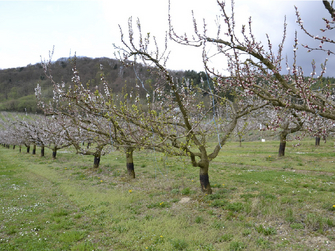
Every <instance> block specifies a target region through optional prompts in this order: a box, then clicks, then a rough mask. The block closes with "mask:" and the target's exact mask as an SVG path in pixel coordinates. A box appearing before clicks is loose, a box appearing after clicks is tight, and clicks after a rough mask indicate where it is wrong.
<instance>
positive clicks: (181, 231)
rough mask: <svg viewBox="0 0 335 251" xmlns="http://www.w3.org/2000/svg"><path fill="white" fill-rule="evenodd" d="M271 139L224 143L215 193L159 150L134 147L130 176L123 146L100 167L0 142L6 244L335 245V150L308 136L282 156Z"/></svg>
mask: <svg viewBox="0 0 335 251" xmlns="http://www.w3.org/2000/svg"><path fill="white" fill-rule="evenodd" d="M266 143H267V145H264V144H262V143H261V142H245V143H243V144H242V146H243V147H238V146H237V143H234V142H229V143H228V144H227V145H226V146H224V149H223V150H222V152H221V153H220V156H219V158H218V159H216V160H215V162H214V163H212V165H211V167H210V180H211V185H212V187H213V191H214V193H213V194H212V195H205V194H202V193H201V192H200V187H199V181H198V169H197V168H194V167H191V166H190V165H189V162H188V160H187V159H183V158H167V157H165V156H163V155H160V154H159V153H157V152H149V151H146V152H145V151H141V152H135V153H134V161H135V171H136V176H137V177H136V179H135V180H132V181H130V180H128V179H127V176H126V164H125V156H124V154H123V153H122V152H118V151H115V152H112V153H111V154H109V155H107V156H104V157H103V158H102V159H101V167H100V168H99V169H96V170H94V169H92V168H91V166H92V164H93V158H91V157H89V156H79V155H75V154H74V153H73V152H72V151H71V149H68V150H66V151H65V150H64V151H62V152H60V153H59V154H58V156H57V160H52V159H51V156H49V155H50V153H47V156H46V157H45V158H41V157H39V156H38V155H35V156H33V155H31V154H24V153H21V154H20V153H18V150H12V149H5V148H0V179H1V191H0V194H1V205H2V206H1V207H2V211H1V219H0V220H1V222H2V223H1V232H0V235H1V236H0V239H1V240H0V250H287V249H288V248H290V249H292V250H314V249H315V248H319V249H320V248H321V249H322V250H335V245H334V242H335V239H334V236H335V235H334V233H335V231H334V229H335V228H334V225H335V224H334V223H335V219H334V212H335V207H334V206H333V205H334V204H335V201H334V198H335V196H334V192H335V189H334V183H335V179H334V172H335V168H334V166H333V163H332V162H331V161H332V160H331V157H332V156H334V155H333V154H334V151H333V150H334V149H333V148H332V147H330V146H329V144H328V145H322V146H321V148H322V150H320V148H315V147H314V146H313V145H312V144H313V142H303V145H302V146H301V147H300V148H298V149H297V148H293V147H292V148H291V147H288V149H287V156H286V157H284V158H277V157H276V151H277V144H276V143H275V142H266ZM263 151H264V152H263ZM321 151H322V152H321ZM302 152H304V153H305V154H301V153H302ZM307 153H313V154H310V155H308V154H307ZM314 153H320V154H314ZM321 153H322V154H321ZM319 155H321V156H319ZM329 156H330V157H329ZM299 163H301V164H299ZM315 164H317V165H318V166H319V167H318V168H319V169H320V170H319V169H316V168H315ZM323 167H324V168H323Z"/></svg>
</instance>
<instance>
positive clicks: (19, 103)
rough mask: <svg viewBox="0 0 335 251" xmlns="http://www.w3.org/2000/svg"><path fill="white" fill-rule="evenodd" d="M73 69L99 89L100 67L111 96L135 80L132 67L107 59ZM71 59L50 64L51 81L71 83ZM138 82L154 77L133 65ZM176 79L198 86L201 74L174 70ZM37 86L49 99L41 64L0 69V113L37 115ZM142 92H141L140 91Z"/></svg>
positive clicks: (78, 61)
mask: <svg viewBox="0 0 335 251" xmlns="http://www.w3.org/2000/svg"><path fill="white" fill-rule="evenodd" d="M76 65H77V70H78V71H79V74H80V78H81V81H82V83H83V84H89V85H90V86H92V87H95V86H97V85H98V86H99V85H100V83H101V81H100V74H101V73H102V72H101V69H100V65H102V66H103V71H104V74H105V79H106V80H107V82H108V83H109V84H110V86H111V88H112V90H113V92H114V93H120V92H122V90H123V88H127V89H131V88H134V87H135V85H136V83H138V82H139V81H138V79H137V77H136V75H135V72H134V69H133V68H125V67H124V66H123V65H122V64H121V62H119V61H118V60H115V59H110V58H94V59H93V58H88V57H78V58H77V59H76ZM72 66H73V59H72V58H60V59H58V60H57V61H55V62H53V63H52V67H51V69H52V75H53V79H54V80H55V81H56V82H57V83H60V82H62V81H64V82H65V83H66V84H69V83H71V77H72ZM136 69H137V70H138V72H139V74H140V76H138V77H139V78H140V79H141V81H143V83H144V85H145V87H146V89H150V87H151V86H150V85H151V84H152V83H154V82H155V76H153V75H152V74H150V71H149V69H148V68H146V67H144V66H142V65H136ZM173 74H175V75H176V76H178V77H179V78H188V79H193V81H194V83H196V84H197V83H199V82H200V78H201V77H204V76H205V73H203V72H200V73H196V72H195V71H185V72H184V71H175V72H173ZM37 84H39V85H40V86H41V87H42V90H43V95H44V96H45V97H46V98H52V84H51V81H50V80H49V79H48V78H47V77H46V75H45V73H44V70H43V67H42V64H40V63H39V64H35V65H28V66H26V67H19V68H11V69H4V70H0V110H1V111H17V112H24V111H27V112H31V113H35V112H39V111H38V110H37V107H36V101H35V95H34V89H35V88H36V86H37ZM142 91H143V92H144V89H143V90H142Z"/></svg>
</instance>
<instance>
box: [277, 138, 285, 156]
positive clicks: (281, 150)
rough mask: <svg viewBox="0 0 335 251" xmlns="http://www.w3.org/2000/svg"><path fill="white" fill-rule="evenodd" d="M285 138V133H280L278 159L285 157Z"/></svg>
mask: <svg viewBox="0 0 335 251" xmlns="http://www.w3.org/2000/svg"><path fill="white" fill-rule="evenodd" d="M286 137H287V133H285V132H281V133H280V144H279V152H278V157H283V156H285V148H286Z"/></svg>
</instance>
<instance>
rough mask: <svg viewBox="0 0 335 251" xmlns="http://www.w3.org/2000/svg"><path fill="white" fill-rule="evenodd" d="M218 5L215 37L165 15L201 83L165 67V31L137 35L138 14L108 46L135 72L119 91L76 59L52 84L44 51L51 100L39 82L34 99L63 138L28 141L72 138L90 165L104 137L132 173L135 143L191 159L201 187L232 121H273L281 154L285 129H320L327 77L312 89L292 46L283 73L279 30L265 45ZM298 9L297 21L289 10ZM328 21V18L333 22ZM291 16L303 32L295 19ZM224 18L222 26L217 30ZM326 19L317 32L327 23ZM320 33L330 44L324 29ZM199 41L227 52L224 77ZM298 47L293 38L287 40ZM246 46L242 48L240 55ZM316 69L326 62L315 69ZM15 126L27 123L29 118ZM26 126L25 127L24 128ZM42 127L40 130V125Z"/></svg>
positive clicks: (327, 100) (328, 114) (328, 93)
mask: <svg viewBox="0 0 335 251" xmlns="http://www.w3.org/2000/svg"><path fill="white" fill-rule="evenodd" d="M323 2H327V1H323ZM232 4H233V3H232ZM218 6H219V8H220V11H221V16H222V18H223V24H222V25H221V24H220V25H218V30H217V37H209V36H207V27H206V24H204V30H203V32H200V31H199V30H198V24H197V20H196V19H195V18H194V19H193V23H194V34H193V35H191V36H187V35H186V34H185V35H183V36H180V35H178V34H177V33H176V32H175V30H174V27H173V24H172V17H171V16H170V15H169V33H168V34H169V37H170V39H171V40H174V41H176V42H177V43H179V44H182V45H185V46H196V47H198V48H199V49H202V51H203V54H202V55H203V58H202V60H203V63H204V69H205V72H204V76H202V78H201V79H200V84H198V83H197V84H195V83H194V82H192V81H189V80H188V79H185V78H178V76H177V75H175V74H173V72H171V71H169V70H168V69H167V68H166V61H167V60H168V55H169V53H168V50H167V49H168V47H167V40H168V39H167V38H166V43H165V46H164V48H159V47H158V45H157V41H156V39H155V37H151V36H150V33H147V34H146V35H145V36H144V35H143V34H142V32H141V24H140V22H139V20H138V21H137V22H136V26H137V29H134V28H133V22H132V19H131V18H130V19H129V23H128V34H127V36H126V35H125V34H124V33H123V30H122V29H121V28H120V31H121V42H122V45H121V46H119V47H116V48H117V49H118V51H119V53H118V54H117V55H116V56H117V57H118V59H119V60H120V62H122V64H123V66H124V67H128V68H129V67H130V69H132V70H133V71H134V74H135V76H136V78H137V81H136V85H135V88H132V89H130V90H129V89H128V90H127V89H125V90H124V92H123V93H122V94H116V93H114V92H113V89H112V88H111V86H110V85H109V84H108V82H107V80H106V77H105V75H104V69H103V65H100V70H101V75H100V79H101V83H100V84H99V85H98V84H97V85H96V86H95V87H94V86H92V85H91V86H90V85H89V84H87V85H85V84H83V83H82V81H81V78H80V74H79V72H78V69H77V65H76V62H75V60H74V64H73V69H72V71H73V72H72V74H73V76H72V83H71V84H69V85H67V84H65V83H64V82H60V83H59V82H56V81H55V80H54V78H53V75H52V74H51V69H50V67H51V58H50V59H49V60H47V61H45V62H43V68H44V71H45V74H46V76H47V77H48V79H50V81H51V82H52V83H53V86H54V89H53V100H52V101H51V102H49V103H48V102H45V100H44V99H43V95H42V90H41V87H40V86H38V87H37V88H36V97H37V100H38V106H39V107H40V109H42V110H43V111H44V113H45V115H47V116H49V117H45V118H44V119H45V120H46V121H47V124H48V125H51V124H55V127H57V129H58V132H59V134H58V136H57V137H58V139H60V135H61V136H62V137H63V138H64V142H62V143H57V144H56V143H55V142H51V143H50V141H49V142H43V140H44V139H43V140H42V138H43V137H42V136H41V135H40V134H39V133H34V135H30V136H29V140H31V142H35V143H36V142H39V145H43V146H46V145H53V146H56V148H55V149H57V148H58V147H65V146H67V145H72V146H74V147H75V149H76V150H77V152H78V153H80V154H85V155H93V156H94V166H95V167H98V166H99V163H100V158H101V156H103V155H104V154H106V153H108V152H109V151H110V147H111V146H114V147H116V148H118V149H124V151H125V154H126V159H127V169H128V173H129V176H130V177H133V178H134V177H135V171H134V164H133V152H134V151H135V150H143V149H154V150H155V151H160V152H163V153H164V154H166V155H168V156H186V157H188V158H189V160H190V162H191V164H192V165H193V166H194V167H197V168H199V179H200V185H201V189H202V191H203V192H205V193H211V192H212V190H211V186H210V182H209V167H210V162H211V161H212V160H214V159H215V158H216V157H217V156H218V154H219V152H220V151H221V150H222V147H223V146H224V144H225V143H226V141H227V139H228V138H229V137H230V135H231V134H232V133H233V132H234V130H235V131H237V134H238V135H243V131H244V130H245V129H246V128H247V125H248V123H250V121H252V119H251V118H257V120H256V121H260V119H261V118H262V119H263V120H264V121H262V122H261V123H262V124H263V125H265V127H264V128H268V129H274V130H275V129H278V128H281V130H280V148H279V156H283V155H284V153H285V146H286V141H287V135H288V134H289V133H293V132H297V131H301V130H304V131H308V132H309V133H312V134H313V135H314V136H318V137H320V136H322V135H327V133H328V132H329V130H331V129H332V127H333V125H334V122H333V121H334V119H335V114H334V104H335V103H334V93H333V92H334V90H333V86H332V85H331V84H326V85H325V86H324V87H323V88H322V89H318V90H315V89H313V84H314V83H316V82H317V81H318V79H317V78H315V71H313V74H312V76H310V77H307V78H306V77H305V76H304V75H303V72H302V70H301V69H300V68H299V67H298V66H297V65H296V63H295V62H296V54H294V64H293V66H292V71H291V70H288V73H287V74H285V75H284V74H282V69H281V64H282V61H283V58H282V52H283V46H284V40H285V37H286V34H285V30H284V35H283V41H282V43H281V44H280V45H279V50H278V53H277V54H275V53H273V50H272V45H271V42H270V40H269V41H268V42H269V43H268V50H265V49H264V46H263V45H262V44H261V43H260V42H258V41H256V39H255V37H254V35H253V34H252V29H251V22H250V23H249V34H247V33H246V31H245V27H243V29H242V34H239V35H238V34H237V33H236V31H235V21H234V15H233V13H232V14H231V15H228V13H227V11H226V5H225V4H224V3H222V2H219V1H218ZM325 6H326V5H325ZM328 7H329V6H328ZM328 7H327V8H328ZM330 7H331V8H332V5H330ZM297 18H298V22H299V20H300V15H299V13H298V12H297ZM329 22H330V23H331V24H332V22H333V21H329ZM329 22H328V23H329ZM299 24H300V26H301V28H302V29H304V31H305V32H307V31H306V30H305V27H304V26H302V23H301V22H299ZM223 26H226V30H225V33H224V35H223V38H221V37H220V36H221V30H222V27H223ZM327 27H328V26H327ZM327 27H326V29H325V31H327V30H330V28H327ZM241 35H242V39H241V38H240V36H241ZM126 37H127V38H126ZM321 41H323V42H324V43H332V41H331V40H330V39H327V38H322V40H321ZM208 44H215V46H216V48H217V52H216V54H215V55H221V56H224V57H225V58H226V59H227V60H228V67H229V68H228V70H229V72H230V76H228V77H227V76H225V75H224V74H223V73H221V72H220V70H219V68H217V67H215V66H210V61H209V55H208V54H207V46H208ZM297 46H298V43H297V39H296V44H295V48H297ZM310 49H313V48H310ZM327 53H329V50H328V51H327ZM246 54H247V55H249V56H247V57H246V56H245V55H246ZM143 66H144V67H145V68H146V69H148V71H149V73H150V76H152V79H154V80H155V81H152V82H151V83H150V86H151V88H150V89H149V88H146V85H145V84H146V83H145V82H144V80H143V78H142V75H141V69H142V67H143ZM287 68H289V67H287ZM324 71H325V68H323V69H322V73H323V72H324ZM322 73H321V75H320V76H321V77H322ZM190 74H192V72H190ZM254 120H255V119H254ZM31 124H33V123H29V125H31ZM24 126H25V127H27V128H28V125H24ZM38 126H42V127H43V125H42V123H37V125H34V127H35V128H37V127H38ZM27 130H28V131H29V132H32V131H34V130H33V129H32V128H30V129H27ZM42 130H44V129H43V128H42ZM51 131H52V130H50V129H49V131H48V133H51ZM27 133H28V132H27ZM28 134H29V133H28ZM51 134H52V133H51ZM54 135H56V134H54ZM212 137H217V138H218V139H217V142H216V144H215V145H214V146H211V144H209V139H210V138H212ZM37 138H38V139H37ZM32 139H34V140H32ZM35 139H36V141H35ZM84 141H85V142H90V143H91V144H92V146H93V147H92V148H90V149H87V147H85V146H83V144H82V142H84Z"/></svg>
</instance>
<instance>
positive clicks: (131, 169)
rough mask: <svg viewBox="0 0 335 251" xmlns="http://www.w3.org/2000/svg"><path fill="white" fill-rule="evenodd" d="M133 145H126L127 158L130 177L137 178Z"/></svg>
mask: <svg viewBox="0 0 335 251" xmlns="http://www.w3.org/2000/svg"><path fill="white" fill-rule="evenodd" d="M134 150H135V149H134V148H133V147H126V160H127V171H128V177H129V178H130V179H135V169H134V159H133V152H134Z"/></svg>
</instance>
